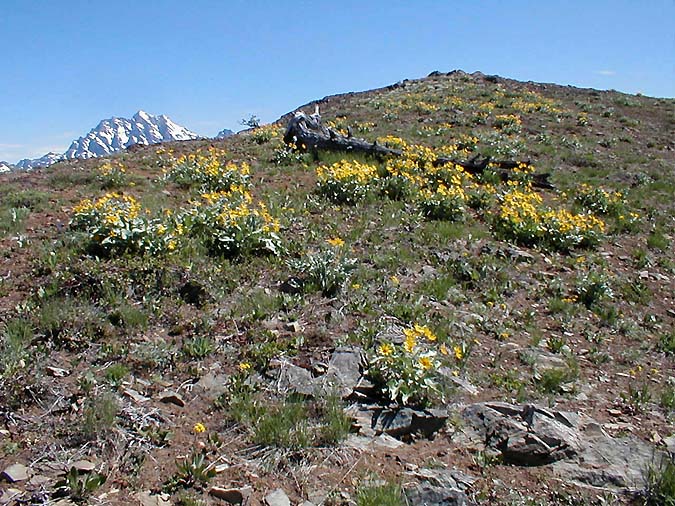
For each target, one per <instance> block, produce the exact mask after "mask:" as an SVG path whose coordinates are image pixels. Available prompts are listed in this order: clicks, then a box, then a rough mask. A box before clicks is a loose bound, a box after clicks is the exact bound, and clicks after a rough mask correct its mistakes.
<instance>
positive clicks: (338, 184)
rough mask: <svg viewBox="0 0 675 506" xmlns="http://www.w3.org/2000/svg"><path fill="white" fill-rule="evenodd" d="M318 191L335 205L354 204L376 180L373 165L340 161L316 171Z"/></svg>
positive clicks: (375, 168)
mask: <svg viewBox="0 0 675 506" xmlns="http://www.w3.org/2000/svg"><path fill="white" fill-rule="evenodd" d="M316 173H317V179H318V185H319V191H320V192H321V193H322V194H323V195H325V196H326V197H327V198H328V199H329V200H331V201H333V202H335V203H336V204H355V203H356V202H357V201H358V200H361V199H362V198H363V197H365V196H366V194H367V193H368V191H369V189H370V187H371V185H372V184H374V183H375V182H376V181H377V179H378V171H377V167H376V166H375V165H370V164H366V163H361V162H358V161H356V160H353V161H351V162H350V161H348V160H341V161H339V162H335V163H334V164H332V165H330V166H325V165H320V166H319V167H318V168H317V169H316Z"/></svg>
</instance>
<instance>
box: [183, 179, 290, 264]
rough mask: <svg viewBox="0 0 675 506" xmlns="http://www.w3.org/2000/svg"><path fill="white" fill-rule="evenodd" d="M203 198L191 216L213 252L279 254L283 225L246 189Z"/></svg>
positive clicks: (230, 254) (234, 188) (236, 189)
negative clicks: (280, 233) (263, 251)
mask: <svg viewBox="0 0 675 506" xmlns="http://www.w3.org/2000/svg"><path fill="white" fill-rule="evenodd" d="M201 197H202V200H201V201H197V202H193V205H194V207H193V208H192V209H191V210H189V211H188V214H189V215H191V222H192V223H193V226H194V227H195V229H196V230H198V231H199V233H200V234H202V236H203V238H204V240H205V241H206V243H207V246H208V247H209V249H210V250H211V251H212V252H213V253H217V254H223V255H226V256H235V255H238V254H240V253H243V252H249V251H250V252H255V251H262V250H265V251H268V252H271V253H275V254H276V253H277V251H278V247H279V238H278V237H277V235H276V234H277V233H278V232H279V231H280V229H281V225H280V222H279V220H278V219H277V218H275V217H274V216H272V214H271V213H270V212H269V210H268V209H267V206H266V205H265V204H264V203H263V202H255V201H254V200H253V197H252V196H251V194H250V193H249V192H248V191H247V190H246V189H245V188H244V187H242V186H236V185H235V186H233V188H232V189H231V190H230V191H221V192H209V193H204V194H202V195H201Z"/></svg>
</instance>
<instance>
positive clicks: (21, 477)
mask: <svg viewBox="0 0 675 506" xmlns="http://www.w3.org/2000/svg"><path fill="white" fill-rule="evenodd" d="M29 471H30V469H28V468H27V467H26V466H24V465H23V464H12V465H11V466H9V467H7V468H5V470H4V471H3V472H2V477H3V478H4V479H6V480H7V481H9V482H10V483H16V482H19V481H26V480H27V479H28V478H29V476H28V473H29Z"/></svg>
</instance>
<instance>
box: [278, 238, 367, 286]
mask: <svg viewBox="0 0 675 506" xmlns="http://www.w3.org/2000/svg"><path fill="white" fill-rule="evenodd" d="M329 243H330V245H331V247H330V248H323V249H321V250H319V251H317V252H314V253H309V254H307V255H305V256H304V257H302V258H300V259H297V260H291V261H290V262H289V267H291V268H292V269H293V270H294V271H296V272H297V276H296V277H295V278H293V280H292V282H293V283H294V284H295V286H296V289H298V290H301V291H304V292H313V291H319V292H321V294H322V295H324V296H326V297H332V296H334V295H335V294H337V293H338V292H339V291H340V290H341V288H342V286H343V285H344V284H345V282H346V281H347V279H348V278H349V274H350V272H351V271H353V270H354V269H355V268H356V260H355V259H353V258H349V257H348V256H347V255H346V252H345V248H344V242H343V241H342V239H339V238H334V239H330V240H329Z"/></svg>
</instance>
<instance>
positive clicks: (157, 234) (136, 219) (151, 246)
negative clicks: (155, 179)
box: [70, 193, 184, 255]
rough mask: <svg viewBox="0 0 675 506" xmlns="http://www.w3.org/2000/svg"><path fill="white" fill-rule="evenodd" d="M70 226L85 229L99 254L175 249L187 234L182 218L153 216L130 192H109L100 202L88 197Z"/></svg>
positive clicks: (153, 251)
mask: <svg viewBox="0 0 675 506" xmlns="http://www.w3.org/2000/svg"><path fill="white" fill-rule="evenodd" d="M70 226H71V227H72V228H73V229H75V230H81V231H84V232H85V233H86V234H87V235H88V237H89V240H90V242H91V245H92V246H93V247H94V249H95V252H96V253H103V254H106V255H110V254H122V253H149V254H157V253H162V252H166V251H172V250H174V249H176V247H177V246H178V242H179V240H180V238H181V236H182V235H183V233H184V227H183V224H182V223H181V222H180V221H177V220H175V219H172V218H171V217H168V218H167V219H150V218H148V217H147V216H144V215H142V214H141V205H140V203H139V202H138V201H137V200H136V199H135V198H134V197H132V196H130V195H121V194H119V193H107V194H106V195H104V196H103V197H101V198H99V199H98V200H96V201H92V200H90V199H85V200H83V201H82V202H80V203H79V204H78V205H76V206H75V207H74V208H73V216H72V219H71V221H70Z"/></svg>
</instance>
